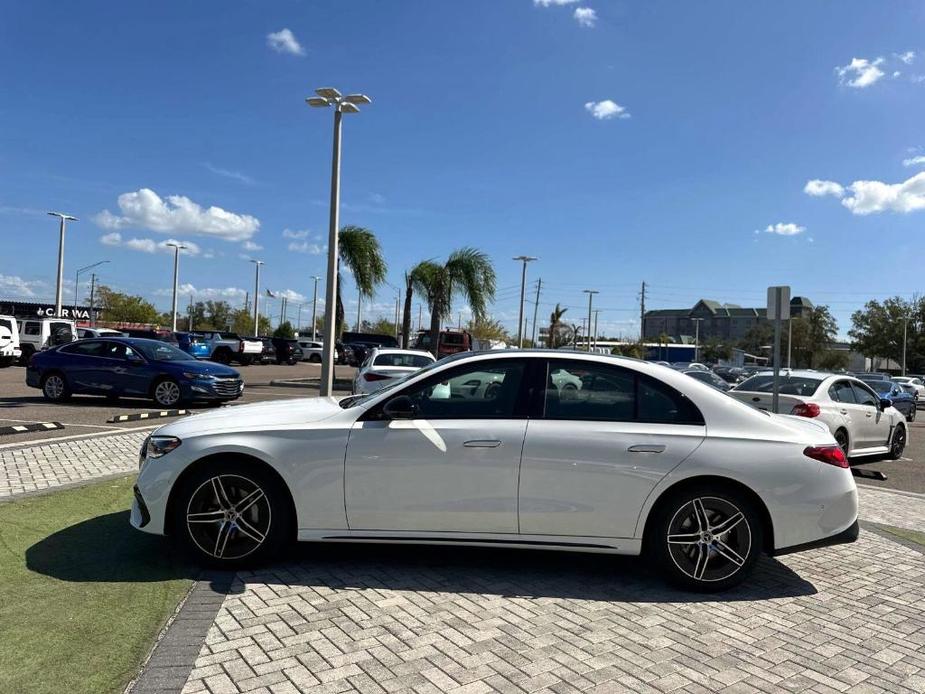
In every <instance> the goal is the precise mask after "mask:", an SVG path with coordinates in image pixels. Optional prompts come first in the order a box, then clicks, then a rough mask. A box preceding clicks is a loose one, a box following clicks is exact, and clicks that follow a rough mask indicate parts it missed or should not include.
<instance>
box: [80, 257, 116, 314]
mask: <svg viewBox="0 0 925 694" xmlns="http://www.w3.org/2000/svg"><path fill="white" fill-rule="evenodd" d="M108 262H109V261H108V260H100V261H99V262H96V263H93V264H92V265H87V266H85V267H82V268H80V269H79V270H78V271H77V274H76V275H75V276H74V308H75V309H76V308H77V302H78V299H79V297H80V273H81V272H84V271H85V270H92V269H93V268H95V267H98V266H100V265H102V264H103V263H108Z"/></svg>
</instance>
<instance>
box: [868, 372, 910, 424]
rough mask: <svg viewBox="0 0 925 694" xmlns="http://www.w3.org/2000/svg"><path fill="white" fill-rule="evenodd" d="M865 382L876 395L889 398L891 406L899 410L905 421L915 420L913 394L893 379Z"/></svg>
mask: <svg viewBox="0 0 925 694" xmlns="http://www.w3.org/2000/svg"><path fill="white" fill-rule="evenodd" d="M865 383H867V385H869V386H870V387H871V388H873V389H874V390H875V391H877V395H879V396H880V397H881V398H885V399H887V400H890V401H891V402H892V403H893V407H895V408H896V409H897V410H899V411H900V413H901V414H902V415H903V416H904V417H905V418H906V421H907V422H914V421H915V411H916V403H915V396H914V395H912V394H911V393H909V392H907V391H906V390H904V389H903V387H902V386H901V385H900V384H898V383H894V382H893V381H865Z"/></svg>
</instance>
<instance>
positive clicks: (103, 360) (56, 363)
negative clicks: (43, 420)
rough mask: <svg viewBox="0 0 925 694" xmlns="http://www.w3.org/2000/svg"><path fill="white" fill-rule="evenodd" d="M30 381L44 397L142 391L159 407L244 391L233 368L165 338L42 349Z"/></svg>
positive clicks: (124, 394) (138, 393) (230, 396)
mask: <svg viewBox="0 0 925 694" xmlns="http://www.w3.org/2000/svg"><path fill="white" fill-rule="evenodd" d="M26 384H27V385H29V386H31V387H32V388H39V389H41V391H42V394H43V395H44V396H45V399H46V400H50V401H52V402H60V401H63V400H67V399H68V398H69V397H70V396H71V395H104V396H106V397H108V398H112V399H116V398H120V397H140V398H149V399H151V400H154V402H155V403H157V405H158V406H160V407H176V406H177V405H180V404H182V403H186V402H192V401H196V400H200V401H212V402H225V401H228V400H236V399H237V398H239V397H241V393H242V392H243V390H244V382H243V381H242V380H241V375H240V374H239V373H238V372H237V371H235V370H234V369H232V368H230V367H227V366H223V365H221V364H215V363H212V362H203V361H199V360H197V359H196V358H195V357H193V356H191V355H189V354H187V353H186V352H184V351H183V350H181V349H179V348H178V347H176V346H174V345H172V344H170V343H169V342H164V341H161V340H145V339H141V338H131V337H115V338H103V339H100V338H91V339H87V340H79V341H77V342H73V343H70V344H65V345H62V346H59V347H54V348H52V349H48V350H45V351H44V352H38V353H36V354H35V356H33V358H32V361H31V362H30V363H29V366H28V368H27V369H26Z"/></svg>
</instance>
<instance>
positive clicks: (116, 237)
mask: <svg viewBox="0 0 925 694" xmlns="http://www.w3.org/2000/svg"><path fill="white" fill-rule="evenodd" d="M100 243H101V244H103V245H104V246H118V245H120V244H121V243H122V234H120V233H119V232H118V231H113V232H112V233H110V234H103V235H102V236H100Z"/></svg>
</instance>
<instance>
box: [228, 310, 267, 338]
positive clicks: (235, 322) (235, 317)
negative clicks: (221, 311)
mask: <svg viewBox="0 0 925 694" xmlns="http://www.w3.org/2000/svg"><path fill="white" fill-rule="evenodd" d="M229 323H230V325H231V331H232V332H235V333H237V334H238V335H250V336H253V335H254V314H253V313H251V311H250V310H249V309H246V308H237V309H234V310H232V312H231V315H230V316H229ZM216 327H217V326H216ZM218 329H219V330H224V329H225V328H224V327H222V328H218ZM269 332H270V318H269V317H268V316H260V320H259V322H258V329H257V334H258V335H267V334H269Z"/></svg>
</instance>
